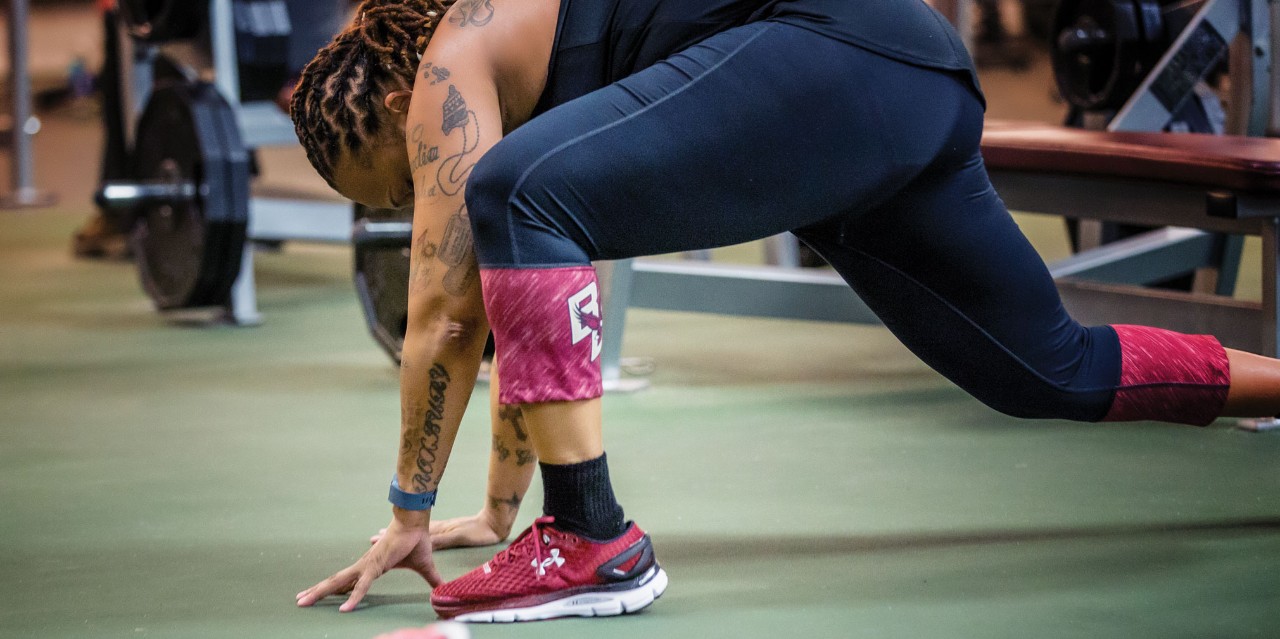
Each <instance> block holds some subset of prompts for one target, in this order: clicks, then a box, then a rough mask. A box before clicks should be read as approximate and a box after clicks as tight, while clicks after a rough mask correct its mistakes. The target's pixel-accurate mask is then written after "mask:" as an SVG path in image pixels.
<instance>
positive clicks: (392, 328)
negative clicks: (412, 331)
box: [355, 204, 413, 363]
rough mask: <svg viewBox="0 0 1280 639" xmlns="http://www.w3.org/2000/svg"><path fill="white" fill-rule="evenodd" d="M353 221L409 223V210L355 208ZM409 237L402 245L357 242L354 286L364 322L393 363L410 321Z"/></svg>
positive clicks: (410, 217)
mask: <svg viewBox="0 0 1280 639" xmlns="http://www.w3.org/2000/svg"><path fill="white" fill-rule="evenodd" d="M355 219H356V222H357V223H359V222H361V221H362V220H367V221H375V222H376V221H396V222H411V221H412V220H413V213H412V210H404V211H400V210H394V209H371V208H368V207H365V206H362V205H360V204H356V205H355ZM408 240H409V238H405V242H404V244H403V246H396V245H388V244H386V243H382V244H379V245H369V244H362V243H360V242H356V246H355V284H356V294H357V295H358V296H359V298H360V308H361V309H363V310H364V318H365V322H366V323H367V324H368V326H369V332H370V333H371V334H372V335H373V339H374V341H376V342H377V343H378V346H381V347H382V350H384V351H386V352H387V354H388V355H390V356H391V358H392V359H394V360H395V361H396V363H399V362H400V352H401V350H402V349H403V347H404V334H405V328H406V326H407V325H408V322H409V241H408Z"/></svg>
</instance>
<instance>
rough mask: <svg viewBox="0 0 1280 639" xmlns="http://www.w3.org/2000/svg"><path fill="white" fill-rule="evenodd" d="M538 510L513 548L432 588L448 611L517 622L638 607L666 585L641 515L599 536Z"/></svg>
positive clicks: (448, 615)
mask: <svg viewBox="0 0 1280 639" xmlns="http://www.w3.org/2000/svg"><path fill="white" fill-rule="evenodd" d="M554 522H555V519H554V518H553V517H539V518H538V519H537V521H535V522H533V526H531V527H530V528H529V529H528V530H525V531H524V532H523V533H520V536H519V537H517V538H516V540H515V541H514V542H512V543H511V545H510V546H508V547H507V549H506V550H503V551H502V552H499V553H498V554H497V555H496V556H494V558H493V559H491V560H489V561H488V562H485V564H484V565H483V566H480V567H479V568H476V569H475V570H472V571H471V572H469V573H467V574H465V575H463V576H461V577H458V578H457V579H454V580H453V581H450V582H449V583H447V584H444V585H443V586H440V587H439V588H436V589H435V592H432V593H431V606H432V607H433V608H435V610H436V613H438V614H439V615H440V616H441V617H442V618H444V619H456V620H457V621H466V622H481V623H485V622H510V621H534V620H537V619H554V618H556V617H606V616H611V615H621V614H626V613H629V612H635V611H637V610H640V609H641V608H644V607H645V606H648V605H649V604H651V603H653V601H654V600H655V599H657V598H658V597H661V596H662V592H663V591H664V590H666V588H667V573H665V572H663V570H662V568H661V567H659V566H658V562H657V561H656V560H654V557H653V544H651V543H650V542H649V536H648V535H646V534H645V533H644V531H643V530H640V527H639V526H637V525H635V524H634V523H632V524H628V525H627V531H626V532H625V533H623V534H622V536H621V537H618V538H617V539H614V540H613V541H605V542H599V541H592V540H590V539H586V538H584V537H579V536H578V535H575V534H573V533H570V532H566V531H563V530H559V529H557V528H556V527H555V526H554V525H553V523H554Z"/></svg>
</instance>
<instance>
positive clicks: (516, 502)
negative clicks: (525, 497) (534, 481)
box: [489, 493, 520, 510]
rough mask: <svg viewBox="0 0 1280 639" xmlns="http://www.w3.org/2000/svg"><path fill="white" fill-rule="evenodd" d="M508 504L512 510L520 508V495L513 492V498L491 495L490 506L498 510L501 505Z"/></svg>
mask: <svg viewBox="0 0 1280 639" xmlns="http://www.w3.org/2000/svg"><path fill="white" fill-rule="evenodd" d="M501 506H506V507H507V508H510V509H511V510H520V495H518V494H516V493H511V499H503V498H501V497H494V496H493V495H489V507H490V508H492V509H494V510H498V508H499V507H501Z"/></svg>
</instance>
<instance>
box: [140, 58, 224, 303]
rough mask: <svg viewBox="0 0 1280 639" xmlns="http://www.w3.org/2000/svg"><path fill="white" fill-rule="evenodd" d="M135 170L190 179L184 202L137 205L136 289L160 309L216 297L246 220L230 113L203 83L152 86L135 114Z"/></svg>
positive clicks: (218, 298)
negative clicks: (193, 189) (189, 196)
mask: <svg viewBox="0 0 1280 639" xmlns="http://www.w3.org/2000/svg"><path fill="white" fill-rule="evenodd" d="M133 174H134V176H135V177H137V178H138V179H141V180H153V179H166V180H175V181H177V180H190V181H192V182H194V183H195V184H196V185H197V192H198V193H199V196H198V197H197V198H196V199H195V200H194V201H190V202H182V203H167V204H148V205H144V206H141V207H139V212H138V222H137V225H136V226H135V227H134V230H133V234H132V241H133V248H134V255H135V260H136V262H137V264H138V271H139V274H140V276H141V279H142V286H143V289H145V290H146V292H147V295H148V296H150V297H151V299H152V300H153V301H154V302H155V305H156V307H157V308H159V309H161V310H169V309H177V308H193V307H201V306H213V305H219V304H224V303H225V302H226V300H227V298H228V295H229V293H230V290H231V286H232V285H233V284H234V283H235V279H236V276H237V275H238V274H239V270H240V256H241V252H242V251H243V248H244V241H245V230H246V228H247V225H248V198H249V196H248V181H249V174H248V161H247V152H246V150H245V149H244V147H243V144H242V143H241V142H240V139H239V133H238V129H236V125H235V114H234V112H233V111H232V110H231V107H230V106H229V105H228V104H227V103H226V101H225V100H223V99H222V98H221V96H219V95H218V93H217V91H216V90H215V89H214V88H213V87H212V86H211V85H208V84H184V83H172V84H167V85H163V86H159V87H156V89H155V90H154V91H153V92H152V94H151V98H150V100H149V101H148V102H147V108H146V110H145V111H144V112H143V114H142V117H141V118H140V119H139V121H138V133H137V138H136V141H135V146H134V171H133Z"/></svg>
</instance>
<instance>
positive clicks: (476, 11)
mask: <svg viewBox="0 0 1280 639" xmlns="http://www.w3.org/2000/svg"><path fill="white" fill-rule="evenodd" d="M449 14H450V15H449V22H452V23H453V24H456V25H458V26H459V27H465V26H467V25H471V26H475V27H483V26H484V25H486V24H489V21H490V20H492V19H493V0H462V1H461V2H459V3H457V4H455V5H453V9H452V10H451V11H450V12H449Z"/></svg>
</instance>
